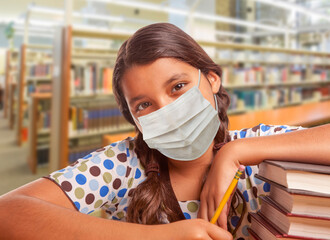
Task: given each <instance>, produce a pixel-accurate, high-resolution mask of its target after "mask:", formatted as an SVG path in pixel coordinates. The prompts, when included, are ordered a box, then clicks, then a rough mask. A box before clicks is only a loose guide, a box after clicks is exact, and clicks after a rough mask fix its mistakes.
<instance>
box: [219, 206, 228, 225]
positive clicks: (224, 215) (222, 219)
mask: <svg viewBox="0 0 330 240" xmlns="http://www.w3.org/2000/svg"><path fill="white" fill-rule="evenodd" d="M227 209H228V203H227V204H226V206H225V207H224V208H223V211H222V212H221V214H220V217H219V218H218V221H217V224H218V226H219V227H221V228H223V229H225V230H227Z"/></svg>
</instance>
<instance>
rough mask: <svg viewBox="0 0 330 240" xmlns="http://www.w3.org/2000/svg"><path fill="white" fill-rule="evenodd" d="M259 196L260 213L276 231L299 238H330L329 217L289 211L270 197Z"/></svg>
mask: <svg viewBox="0 0 330 240" xmlns="http://www.w3.org/2000/svg"><path fill="white" fill-rule="evenodd" d="M260 198H261V199H262V204H261V209H260V214H261V215H262V216H263V217H264V218H265V219H267V220H268V222H269V223H271V224H273V227H274V228H275V229H276V230H277V231H278V232H280V233H283V234H287V235H291V236H296V237H300V238H302V237H305V238H316V239H330V218H328V217H320V216H310V215H303V214H294V213H290V212H288V211H286V210H285V209H284V208H283V207H281V206H280V205H278V204H277V203H276V202H275V201H273V200H272V199H271V198H269V197H263V196H261V197H260Z"/></svg>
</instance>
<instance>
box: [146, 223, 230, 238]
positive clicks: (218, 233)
mask: <svg viewBox="0 0 330 240" xmlns="http://www.w3.org/2000/svg"><path fill="white" fill-rule="evenodd" d="M157 227H159V228H158V230H159V234H158V231H156V234H157V235H158V236H157V237H155V235H153V236H151V238H150V239H161V240H163V239H164V240H165V239H176V240H204V239H205V240H211V239H212V240H227V239H228V240H232V239H233V236H232V235H231V234H230V233H229V232H227V231H225V230H223V229H222V228H219V227H217V226H215V225H214V224H212V223H209V222H207V221H205V220H203V219H191V220H182V221H178V222H174V223H170V224H164V225H158V226H157ZM165 228H166V229H165ZM154 233H155V232H154ZM154 233H153V234H154Z"/></svg>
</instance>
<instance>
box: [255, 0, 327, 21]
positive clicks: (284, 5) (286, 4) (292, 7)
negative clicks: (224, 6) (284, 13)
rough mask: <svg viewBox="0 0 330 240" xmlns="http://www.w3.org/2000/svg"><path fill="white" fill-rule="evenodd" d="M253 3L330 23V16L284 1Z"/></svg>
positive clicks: (261, 0) (265, 0) (271, 0)
mask: <svg viewBox="0 0 330 240" xmlns="http://www.w3.org/2000/svg"><path fill="white" fill-rule="evenodd" d="M253 1H255V2H260V3H264V4H267V5H271V6H274V7H279V8H283V9H286V10H290V11H294V12H299V13H303V14H305V15H309V16H311V17H315V18H322V19H325V20H327V21H330V17H329V16H328V15H325V14H323V13H319V12H314V11H311V10H309V9H308V8H306V7H303V6H299V5H298V4H294V3H289V2H284V1H274V0H253Z"/></svg>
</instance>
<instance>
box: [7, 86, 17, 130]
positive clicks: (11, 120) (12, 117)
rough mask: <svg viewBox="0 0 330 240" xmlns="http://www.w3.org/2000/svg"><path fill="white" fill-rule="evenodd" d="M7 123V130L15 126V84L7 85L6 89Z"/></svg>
mask: <svg viewBox="0 0 330 240" xmlns="http://www.w3.org/2000/svg"><path fill="white" fill-rule="evenodd" d="M8 90H9V91H8V109H9V112H8V115H9V118H8V123H9V128H10V129H14V126H15V113H16V112H15V108H16V107H17V106H16V105H17V100H16V97H15V96H16V95H17V94H16V91H17V83H16V82H11V83H9V89H8Z"/></svg>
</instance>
